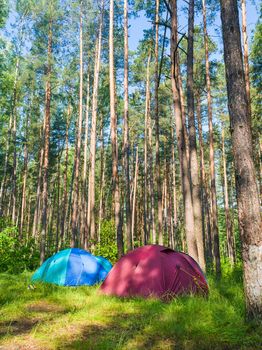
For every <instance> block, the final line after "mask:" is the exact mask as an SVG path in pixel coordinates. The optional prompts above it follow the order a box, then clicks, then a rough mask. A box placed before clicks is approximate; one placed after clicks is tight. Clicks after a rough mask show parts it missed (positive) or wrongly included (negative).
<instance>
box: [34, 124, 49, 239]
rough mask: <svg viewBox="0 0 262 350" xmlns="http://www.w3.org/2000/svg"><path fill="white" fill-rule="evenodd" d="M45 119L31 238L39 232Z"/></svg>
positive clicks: (41, 136) (43, 130) (43, 129)
mask: <svg viewBox="0 0 262 350" xmlns="http://www.w3.org/2000/svg"><path fill="white" fill-rule="evenodd" d="M45 122H46V121H45V118H44V121H43V127H42V135H41V133H40V138H41V139H42V142H41V144H40V154H39V170H38V178H37V189H36V202H35V210H34V220H33V228H32V236H33V237H35V236H36V234H37V233H38V232H39V212H40V201H41V182H42V171H43V160H44V139H45Z"/></svg>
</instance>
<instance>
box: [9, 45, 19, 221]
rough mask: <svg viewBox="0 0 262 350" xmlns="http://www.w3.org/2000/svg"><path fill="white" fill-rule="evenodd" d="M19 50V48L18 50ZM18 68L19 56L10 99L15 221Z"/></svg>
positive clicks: (14, 215) (13, 217)
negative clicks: (11, 99)
mask: <svg viewBox="0 0 262 350" xmlns="http://www.w3.org/2000/svg"><path fill="white" fill-rule="evenodd" d="M19 51H20V50H19ZM18 70H19V57H18V58H17V59H16V68H15V81H14V89H13V101H12V112H11V113H12V115H13V116H12V120H13V128H12V142H13V147H14V150H13V174H12V178H13V183H12V200H13V208H12V222H13V223H15V221H16V196H17V193H16V192H17V184H16V122H17V120H16V119H17V115H16V102H17V80H18Z"/></svg>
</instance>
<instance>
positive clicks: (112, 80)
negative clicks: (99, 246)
mask: <svg viewBox="0 0 262 350" xmlns="http://www.w3.org/2000/svg"><path fill="white" fill-rule="evenodd" d="M109 81H110V117H111V145H112V172H113V174H112V180H113V191H114V202H115V203H114V204H115V226H116V237H117V251H118V257H119V258H120V257H121V256H122V255H123V253H124V244H123V232H122V222H121V212H120V193H119V179H118V144H117V116H116V111H115V108H116V99H115V93H116V89H115V76H114V0H110V12H109Z"/></svg>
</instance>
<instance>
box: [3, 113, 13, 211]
mask: <svg viewBox="0 0 262 350" xmlns="http://www.w3.org/2000/svg"><path fill="white" fill-rule="evenodd" d="M12 125H13V114H12V113H11V114H10V118H9V126H8V133H7V143H6V150H5V162H4V174H3V180H2V182H1V189H0V215H3V200H4V192H5V188H6V180H7V165H8V163H9V151H10V141H11V131H12Z"/></svg>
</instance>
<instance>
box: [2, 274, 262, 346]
mask: <svg viewBox="0 0 262 350" xmlns="http://www.w3.org/2000/svg"><path fill="white" fill-rule="evenodd" d="M30 276H31V275H30V274H29V273H23V274H21V275H17V276H12V275H8V274H1V275H0V285H1V288H0V304H1V311H0V348H1V349H25V348H26V347H28V346H29V345H28V344H31V345H30V346H32V348H34V349H112V350H113V349H116V350H117V349H119V350H120V349H134V350H143V349H163V350H166V349H186V350H187V349H212V350H214V349H250V350H251V349H252V350H253V349H261V347H262V342H261V339H262V326H261V325H258V324H254V323H253V324H252V323H249V324H248V323H246V322H245V320H244V296H243V292H242V282H241V277H239V276H240V274H239V273H238V274H235V273H233V272H232V273H231V274H230V273H228V274H227V275H225V277H224V278H223V279H222V280H221V281H219V282H217V281H215V279H213V278H212V277H209V285H210V295H209V298H202V297H181V298H178V299H175V300H173V301H172V302H171V303H163V302H161V301H159V300H155V299H148V300H144V299H139V298H135V299H132V298H130V299H118V298H114V297H106V296H103V295H100V294H99V293H98V292H97V289H98V286H95V287H58V286H54V285H47V284H37V286H36V289H34V290H29V289H27V285H28V284H29V283H30Z"/></svg>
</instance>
